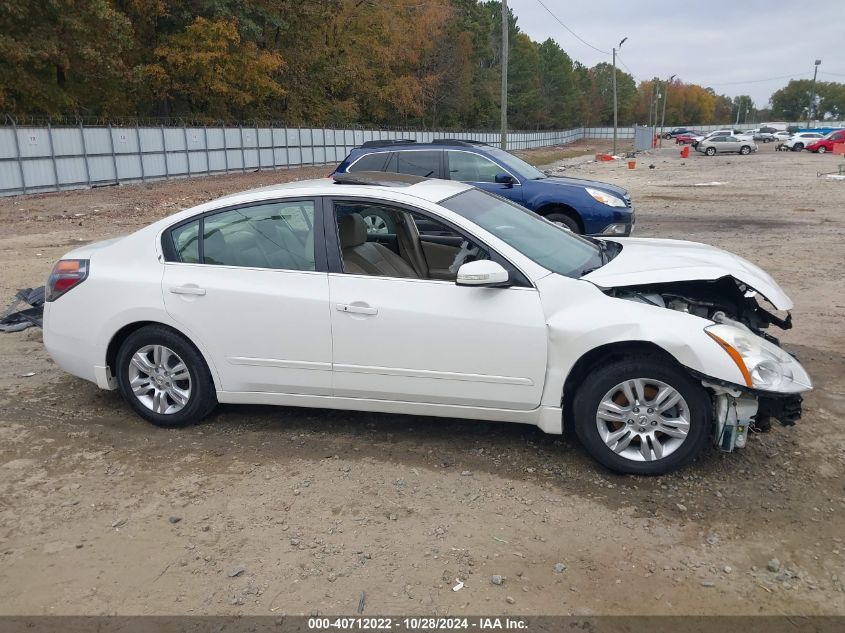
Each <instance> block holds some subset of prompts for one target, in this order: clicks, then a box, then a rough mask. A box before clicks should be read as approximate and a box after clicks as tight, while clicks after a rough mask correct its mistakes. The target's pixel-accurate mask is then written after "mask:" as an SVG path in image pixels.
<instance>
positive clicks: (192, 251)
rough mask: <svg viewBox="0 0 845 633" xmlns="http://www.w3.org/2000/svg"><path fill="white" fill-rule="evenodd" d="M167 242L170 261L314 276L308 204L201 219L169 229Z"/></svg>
mask: <svg viewBox="0 0 845 633" xmlns="http://www.w3.org/2000/svg"><path fill="white" fill-rule="evenodd" d="M200 228H201V233H202V235H201V237H200V236H199V233H200ZM171 240H172V242H173V247H174V250H175V255H176V260H177V261H180V262H182V263H203V264H210V265H215V266H242V267H249V268H270V269H280V270H311V271H313V270H316V265H315V262H314V202H313V201H310V200H309V201H297V202H271V203H266V204H259V205H255V206H249V207H241V208H238V209H230V210H228V211H221V212H219V213H215V214H211V215H207V216H205V217H204V218H202V220H194V221H192V222H189V223H187V224H183V225H181V226H179V227H177V228H175V229H173V231H172V232H171Z"/></svg>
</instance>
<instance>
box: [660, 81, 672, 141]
mask: <svg viewBox="0 0 845 633" xmlns="http://www.w3.org/2000/svg"><path fill="white" fill-rule="evenodd" d="M674 78H675V75H672V76H671V77H669V81H667V82H666V86H665V87H664V89H663V90H664V92H665V94H664V95H663V115H662V116H661V117H660V147H663V134H664V133H665V130H666V102H667V101H668V100H669V86H670V85H671V84H672V80H673V79H674Z"/></svg>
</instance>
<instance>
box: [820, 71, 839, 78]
mask: <svg viewBox="0 0 845 633" xmlns="http://www.w3.org/2000/svg"><path fill="white" fill-rule="evenodd" d="M819 74H820V75H833V76H834V77H845V73H831V72H828V71H826V70H820V71H819Z"/></svg>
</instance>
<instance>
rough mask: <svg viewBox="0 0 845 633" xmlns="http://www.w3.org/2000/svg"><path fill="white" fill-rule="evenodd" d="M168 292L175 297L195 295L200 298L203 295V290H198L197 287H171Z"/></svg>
mask: <svg viewBox="0 0 845 633" xmlns="http://www.w3.org/2000/svg"><path fill="white" fill-rule="evenodd" d="M170 292H172V293H173V294H175V295H196V296H199V297H201V296H203V295H204V294H205V288H200V287H199V286H171V287H170Z"/></svg>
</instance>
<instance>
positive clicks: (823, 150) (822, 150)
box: [817, 145, 827, 154]
mask: <svg viewBox="0 0 845 633" xmlns="http://www.w3.org/2000/svg"><path fill="white" fill-rule="evenodd" d="M817 151H818V153H819V154H824V153H825V152H826V151H827V148H826V147H825V146H824V145H822V146H821V147H820V148H819V149H818V150H817Z"/></svg>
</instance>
